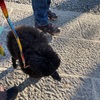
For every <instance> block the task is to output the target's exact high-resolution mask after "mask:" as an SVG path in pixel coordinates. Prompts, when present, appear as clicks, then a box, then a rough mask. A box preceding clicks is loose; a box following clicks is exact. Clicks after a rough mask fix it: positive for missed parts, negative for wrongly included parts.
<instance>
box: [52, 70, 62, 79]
mask: <svg viewBox="0 0 100 100" xmlns="http://www.w3.org/2000/svg"><path fill="white" fill-rule="evenodd" d="M51 77H52V78H53V79H54V80H57V81H61V77H60V76H59V74H58V72H57V71H55V72H54V73H53V74H52V75H51Z"/></svg>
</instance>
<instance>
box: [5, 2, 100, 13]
mask: <svg viewBox="0 0 100 100" xmlns="http://www.w3.org/2000/svg"><path fill="white" fill-rule="evenodd" d="M5 1H8V2H16V3H22V4H31V0H5ZM51 6H52V7H54V8H57V9H60V10H64V11H67V10H70V11H77V12H91V13H96V14H100V0H52V3H51Z"/></svg>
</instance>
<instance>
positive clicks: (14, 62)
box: [12, 57, 17, 68]
mask: <svg viewBox="0 0 100 100" xmlns="http://www.w3.org/2000/svg"><path fill="white" fill-rule="evenodd" d="M12 64H13V67H14V68H17V64H16V59H14V58H13V57H12Z"/></svg>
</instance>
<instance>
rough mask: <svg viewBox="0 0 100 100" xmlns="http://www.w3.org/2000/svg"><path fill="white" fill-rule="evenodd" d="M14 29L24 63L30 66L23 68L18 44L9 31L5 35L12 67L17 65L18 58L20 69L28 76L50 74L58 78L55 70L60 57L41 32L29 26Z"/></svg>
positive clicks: (39, 76)
mask: <svg viewBox="0 0 100 100" xmlns="http://www.w3.org/2000/svg"><path fill="white" fill-rule="evenodd" d="M15 29H16V32H17V34H18V36H19V38H20V41H21V45H22V49H23V53H24V57H25V63H26V65H28V66H30V67H28V68H26V69H25V68H23V63H22V60H21V56H20V51H19V48H18V44H17V42H16V39H15V37H14V35H13V33H12V31H10V32H9V33H8V35H7V47H8V50H9V52H10V54H11V56H12V62H13V66H14V68H16V67H17V65H16V60H17V59H18V60H19V62H20V66H21V69H22V71H23V72H24V73H26V74H28V75H29V76H30V77H35V78H41V77H43V76H49V75H51V76H52V77H53V78H54V79H56V80H60V77H59V75H58V73H57V72H56V70H57V69H58V67H59V65H60V59H59V57H58V55H57V54H56V52H54V50H53V49H52V47H51V46H50V45H49V44H48V41H47V39H46V37H45V36H44V35H43V33H41V32H39V31H38V30H37V29H35V28H33V27H29V26H19V27H16V28H15Z"/></svg>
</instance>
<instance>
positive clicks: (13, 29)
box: [0, 0, 27, 68]
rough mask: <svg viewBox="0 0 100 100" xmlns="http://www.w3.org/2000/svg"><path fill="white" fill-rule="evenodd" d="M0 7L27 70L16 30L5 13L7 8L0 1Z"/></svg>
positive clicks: (2, 1) (2, 0)
mask: <svg viewBox="0 0 100 100" xmlns="http://www.w3.org/2000/svg"><path fill="white" fill-rule="evenodd" d="M0 7H1V9H2V12H3V14H4V16H5V18H6V20H7V22H8V24H9V26H10V28H11V29H12V31H13V34H14V36H15V39H16V41H17V43H18V47H19V50H20V55H21V59H22V62H23V65H24V68H27V66H26V65H25V58H24V55H23V52H22V45H21V43H20V39H19V37H18V35H17V33H16V30H15V28H14V26H13V24H12V22H11V20H10V18H9V15H8V11H7V8H6V5H5V2H4V0H0Z"/></svg>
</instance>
